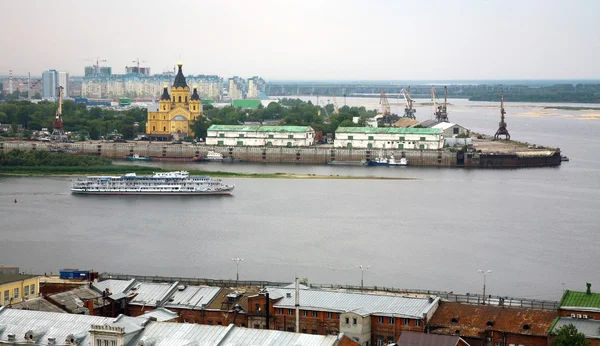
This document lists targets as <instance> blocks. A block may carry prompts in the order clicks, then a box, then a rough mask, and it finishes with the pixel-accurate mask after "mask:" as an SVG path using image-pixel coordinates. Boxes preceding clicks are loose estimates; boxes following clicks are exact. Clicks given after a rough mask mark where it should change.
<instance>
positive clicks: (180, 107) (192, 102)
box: [146, 61, 202, 141]
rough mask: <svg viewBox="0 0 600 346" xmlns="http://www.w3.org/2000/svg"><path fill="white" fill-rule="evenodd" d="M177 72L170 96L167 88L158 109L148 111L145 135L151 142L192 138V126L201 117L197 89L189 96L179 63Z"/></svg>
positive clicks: (188, 88)
mask: <svg viewBox="0 0 600 346" xmlns="http://www.w3.org/2000/svg"><path fill="white" fill-rule="evenodd" d="M177 66H179V71H178V72H177V75H176V76H175V81H174V82H173V86H172V87H171V94H170V95H169V91H168V90H167V88H168V87H167V86H166V85H165V88H164V90H163V93H162V95H161V96H160V101H159V102H158V108H156V107H155V109H152V110H151V109H148V121H147V122H146V133H147V134H148V137H150V139H151V140H163V141H167V140H170V139H184V138H185V137H193V136H194V131H193V129H192V125H193V122H194V120H196V118H197V117H199V116H202V102H201V100H200V96H199V95H198V88H197V87H196V86H194V92H193V93H192V94H191V95H190V87H188V85H187V83H186V81H185V76H184V75H183V71H182V70H181V67H182V66H183V64H182V63H181V61H180V62H179V63H177Z"/></svg>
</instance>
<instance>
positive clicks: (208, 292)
mask: <svg viewBox="0 0 600 346" xmlns="http://www.w3.org/2000/svg"><path fill="white" fill-rule="evenodd" d="M220 291H221V288H220V287H210V286H185V288H184V289H183V290H179V289H178V290H177V291H175V293H174V294H173V296H172V297H171V298H170V299H169V302H168V303H167V304H166V305H165V306H166V307H167V308H180V309H201V308H202V306H203V305H204V306H205V307H206V306H208V305H209V304H210V303H211V302H212V301H213V300H214V299H215V298H216V297H217V296H218V295H219V292H220Z"/></svg>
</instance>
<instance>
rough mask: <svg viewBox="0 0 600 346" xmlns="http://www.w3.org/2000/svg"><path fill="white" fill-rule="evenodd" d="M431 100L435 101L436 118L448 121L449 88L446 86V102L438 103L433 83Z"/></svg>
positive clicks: (434, 112) (434, 111)
mask: <svg viewBox="0 0 600 346" xmlns="http://www.w3.org/2000/svg"><path fill="white" fill-rule="evenodd" d="M431 100H432V101H433V114H434V115H435V120H437V121H443V122H448V108H447V105H448V88H447V87H444V104H442V105H438V99H437V95H436V94H435V85H432V86H431Z"/></svg>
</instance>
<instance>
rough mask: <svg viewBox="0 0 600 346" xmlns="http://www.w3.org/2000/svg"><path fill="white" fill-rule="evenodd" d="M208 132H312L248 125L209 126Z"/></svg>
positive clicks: (299, 127) (308, 128)
mask: <svg viewBox="0 0 600 346" xmlns="http://www.w3.org/2000/svg"><path fill="white" fill-rule="evenodd" d="M208 131H222V132H227V131H233V132H312V131H314V130H313V129H312V127H310V126H270V125H262V126H249V125H211V126H210V127H209V128H208Z"/></svg>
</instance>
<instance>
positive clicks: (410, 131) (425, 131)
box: [335, 127, 442, 135]
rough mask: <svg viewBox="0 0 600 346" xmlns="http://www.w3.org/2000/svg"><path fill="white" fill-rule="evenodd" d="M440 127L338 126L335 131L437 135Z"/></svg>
mask: <svg viewBox="0 0 600 346" xmlns="http://www.w3.org/2000/svg"><path fill="white" fill-rule="evenodd" d="M441 132H442V131H441V130H440V129H429V128H426V129H423V128H414V127H409V128H406V127H338V128H337V130H335V133H336V134H337V133H374V134H397V135H437V134H440V133H441Z"/></svg>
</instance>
